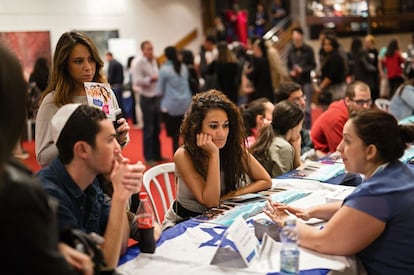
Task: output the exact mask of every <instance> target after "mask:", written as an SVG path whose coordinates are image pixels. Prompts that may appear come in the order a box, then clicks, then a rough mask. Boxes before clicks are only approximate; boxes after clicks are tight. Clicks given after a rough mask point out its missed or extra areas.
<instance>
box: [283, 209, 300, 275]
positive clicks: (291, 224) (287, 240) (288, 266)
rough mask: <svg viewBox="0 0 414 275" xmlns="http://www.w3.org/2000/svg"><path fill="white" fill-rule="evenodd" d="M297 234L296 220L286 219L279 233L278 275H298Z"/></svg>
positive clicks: (292, 218)
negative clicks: (280, 245)
mask: <svg viewBox="0 0 414 275" xmlns="http://www.w3.org/2000/svg"><path fill="white" fill-rule="evenodd" d="M298 239H299V232H298V229H297V227H296V218H295V217H288V218H287V220H286V222H285V226H284V227H283V228H282V230H281V232H280V241H281V242H282V249H281V251H280V274H283V275H288V274H289V275H291V274H299V247H298Z"/></svg>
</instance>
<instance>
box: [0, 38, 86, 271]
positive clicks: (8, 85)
mask: <svg viewBox="0 0 414 275" xmlns="http://www.w3.org/2000/svg"><path fill="white" fill-rule="evenodd" d="M0 60H1V62H0V79H1V80H0V115H1V117H2V118H3V119H2V121H1V123H0V133H1V134H0V217H1V226H0V244H1V249H0V266H1V273H2V274H19V275H31V274H65V275H66V274H73V275H75V274H84V275H86V274H93V263H92V261H91V259H90V257H88V256H87V255H85V254H83V253H81V252H79V251H77V250H75V249H73V248H71V247H69V246H68V245H66V244H64V243H58V240H59V239H58V229H57V223H56V215H55V212H54V207H53V204H52V203H50V201H49V199H48V196H47V193H46V192H45V191H44V190H43V189H42V187H41V186H40V184H39V183H38V181H37V180H36V179H35V178H34V177H33V176H32V173H31V172H30V171H29V170H28V169H27V168H26V167H24V166H23V165H22V164H21V163H17V162H16V161H12V150H13V148H14V146H15V145H16V143H17V142H18V141H19V138H20V135H21V132H22V129H23V128H24V125H25V122H26V112H25V109H26V106H27V105H26V101H27V98H26V95H27V85H26V82H25V81H24V78H23V73H22V72H23V69H22V67H21V65H20V63H19V60H18V59H17V57H16V56H15V55H14V54H12V53H11V52H10V51H9V50H8V49H6V48H5V47H4V46H3V45H0ZM65 258H66V259H67V261H65ZM68 263H70V264H71V265H72V266H73V267H75V268H76V269H77V270H75V269H74V268H71V266H70V265H69V264H68ZM79 270H83V273H79Z"/></svg>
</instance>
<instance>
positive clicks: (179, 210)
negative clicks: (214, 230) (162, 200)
mask: <svg viewBox="0 0 414 275" xmlns="http://www.w3.org/2000/svg"><path fill="white" fill-rule="evenodd" d="M173 209H174V211H175V213H176V214H177V215H178V216H180V217H181V218H192V217H196V216H199V215H201V214H202V213H199V212H194V211H191V210H188V209H187V208H185V207H184V206H182V205H181V203H179V202H178V201H177V200H175V201H174V203H173Z"/></svg>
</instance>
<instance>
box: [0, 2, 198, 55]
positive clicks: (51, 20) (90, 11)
mask: <svg viewBox="0 0 414 275" xmlns="http://www.w3.org/2000/svg"><path fill="white" fill-rule="evenodd" d="M194 28H196V29H197V30H198V38H197V40H196V41H195V42H193V43H191V44H190V45H189V48H190V49H191V50H194V51H196V50H197V48H198V46H199V44H200V43H201V41H202V36H203V33H202V22H201V2H200V0H198V1H196V0H69V1H68V0H35V1H33V0H9V1H4V0H3V1H1V2H0V31H50V35H51V48H52V52H53V50H54V47H55V45H56V43H57V41H58V39H59V37H60V35H61V34H62V33H63V32H66V31H69V30H73V29H77V30H88V31H93V30H118V31H119V36H120V38H133V39H135V40H136V41H137V47H138V48H139V44H140V43H141V41H143V40H147V39H148V40H151V41H152V42H153V44H154V47H155V53H156V55H160V54H162V52H163V49H164V48H165V47H166V46H168V45H171V44H174V43H176V42H177V41H178V40H180V39H181V38H183V37H184V36H185V35H186V34H188V33H189V32H191V31H192V30H193V29H194ZM139 52H140V51H139V49H137V53H139ZM115 57H116V56H115ZM102 58H103V57H102Z"/></svg>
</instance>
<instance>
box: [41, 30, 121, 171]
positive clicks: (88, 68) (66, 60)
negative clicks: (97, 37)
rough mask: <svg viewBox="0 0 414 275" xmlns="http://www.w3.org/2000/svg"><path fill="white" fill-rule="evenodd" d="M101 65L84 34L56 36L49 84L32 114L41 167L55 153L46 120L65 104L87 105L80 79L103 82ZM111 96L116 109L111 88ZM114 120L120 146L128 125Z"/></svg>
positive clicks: (67, 33)
mask: <svg viewBox="0 0 414 275" xmlns="http://www.w3.org/2000/svg"><path fill="white" fill-rule="evenodd" d="M103 65H104V63H103V61H102V59H101V58H100V57H99V53H98V49H97V47H96V45H95V43H94V41H93V40H92V39H91V38H90V37H89V36H88V35H86V34H85V33H83V32H80V31H70V32H65V33H63V34H62V35H61V37H60V38H59V41H58V42H57V45H56V49H55V53H54V56H53V66H52V72H51V74H50V80H49V84H48V86H47V88H46V90H45V91H44V92H43V98H42V100H41V104H40V107H39V111H38V113H37V117H36V136H35V140H36V159H37V161H38V162H39V164H40V165H41V166H46V165H48V164H50V162H51V161H52V160H53V159H54V158H55V157H56V156H57V155H58V153H57V149H56V146H55V144H54V142H53V140H52V135H51V125H50V121H51V119H52V117H53V115H54V114H55V113H56V112H57V110H58V109H59V108H60V107H62V106H63V105H65V104H68V103H82V104H87V102H88V101H87V96H86V92H85V88H84V82H99V83H107V81H106V79H105V77H104V74H103V71H102V69H103ZM111 97H112V101H113V104H114V108H115V109H118V108H119V105H118V101H117V100H116V97H115V94H114V93H113V92H112V91H111ZM112 119H113V120H115V118H112ZM118 123H119V124H120V126H119V127H118V128H117V129H116V131H117V139H118V142H119V143H120V144H121V145H125V144H126V143H127V142H128V139H129V137H128V132H129V126H128V123H127V121H126V120H125V119H124V118H121V119H119V121H118Z"/></svg>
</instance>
